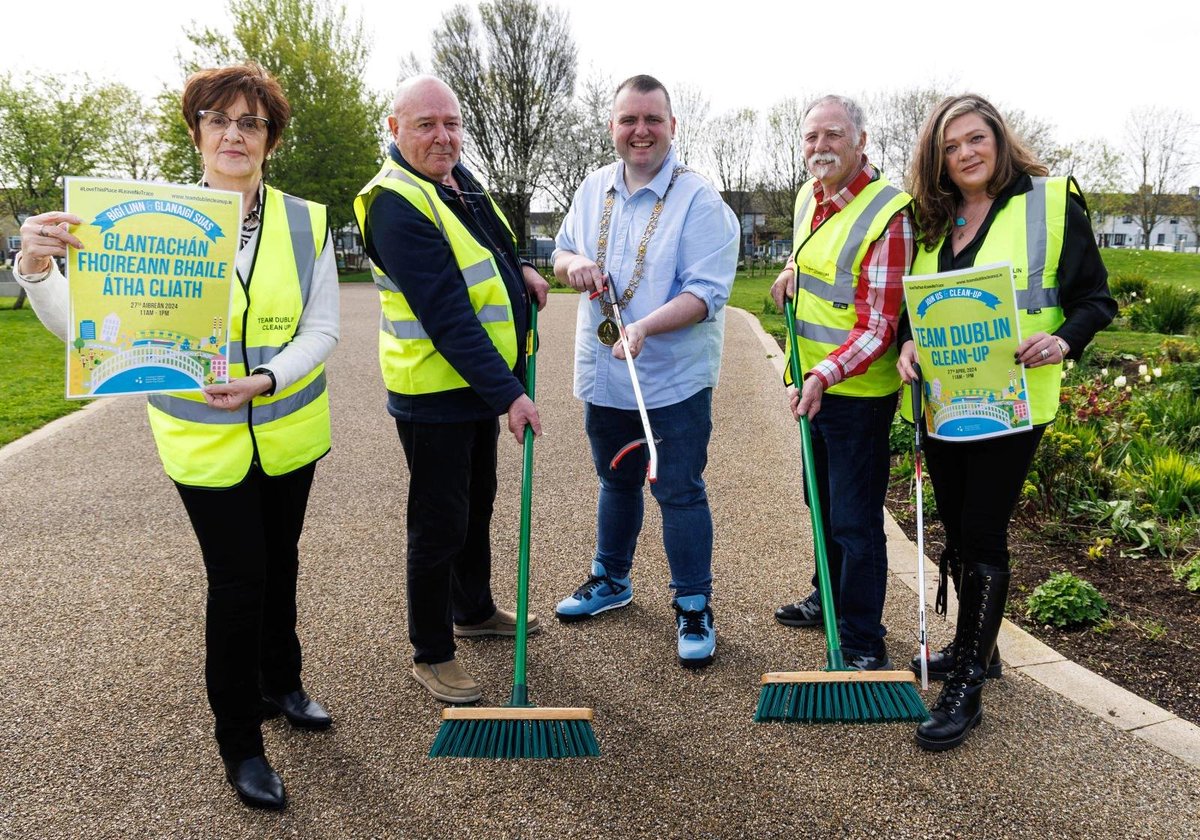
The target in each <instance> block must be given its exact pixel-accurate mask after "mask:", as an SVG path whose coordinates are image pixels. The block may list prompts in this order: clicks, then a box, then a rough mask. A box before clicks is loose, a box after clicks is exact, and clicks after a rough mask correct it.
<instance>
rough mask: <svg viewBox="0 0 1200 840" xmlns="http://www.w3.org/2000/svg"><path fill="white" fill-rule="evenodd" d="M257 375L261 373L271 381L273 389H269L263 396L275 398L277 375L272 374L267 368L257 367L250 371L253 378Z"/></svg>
mask: <svg viewBox="0 0 1200 840" xmlns="http://www.w3.org/2000/svg"><path fill="white" fill-rule="evenodd" d="M256 373H261V374H262V375H263V376H267V377H269V378H270V379H271V387H270V388H268V389H267V390H266V391H264V392H263V394H262V395H263V396H264V397H273V396H275V374H273V373H271V369H270V368H265V367H257V368H255V369H254V370H252V371H250V375H251V376H253V375H254V374H256Z"/></svg>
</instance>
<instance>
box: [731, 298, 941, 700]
mask: <svg viewBox="0 0 1200 840" xmlns="http://www.w3.org/2000/svg"><path fill="white" fill-rule="evenodd" d="M786 315H787V327H788V339H789V346H790V349H791V370H792V382H793V383H795V385H796V387H797V388H799V387H800V385H801V383H802V381H803V380H802V378H801V371H800V354H799V352H798V351H797V349H796V313H795V309H794V307H793V304H792V301H791V300H790V299H789V300H788V301H787V305H786ZM800 439H801V444H802V447H803V450H804V462H803V465H802V467H803V473H804V487H805V490H806V491H807V494H808V510H809V514H810V516H811V517H812V530H813V546H814V548H815V550H816V551H815V553H816V565H817V588H818V590H819V591H820V595H821V617H822V620H823V622H824V624H825V646H826V659H827V665H826V668H825V670H824V671H783V672H776V673H770V674H763V677H762V690H761V691H760V693H759V696H758V708H757V709H756V710H755V712H754V719H755V720H756V721H758V722H760V723H761V722H763V721H772V720H781V721H799V722H802V723H836V722H842V721H846V722H868V723H877V722H885V721H923V720H925V719H926V718H928V717H929V712H928V711H926V709H925V703H924V702H923V701H922V700H921V695H920V694H918V693H917V684H916V681H917V678H916V676H915V675H914V674H913V673H912V672H911V671H908V670H904V671H857V670H854V669H852V668H847V667H846V663H845V661H844V660H843V658H842V645H841V641H840V640H839V638H838V630H837V616H836V615H835V613H834V608H833V587H832V585H831V584H830V582H829V558H828V556H827V555H826V553H825V529H824V527H823V526H822V525H821V501H820V496H819V495H818V493H817V477H816V474H815V473H814V471H813V467H812V463H813V451H812V429H811V428H810V426H809V422H808V418H807V417H805V416H801V417H800Z"/></svg>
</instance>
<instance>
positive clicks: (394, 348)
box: [354, 76, 549, 703]
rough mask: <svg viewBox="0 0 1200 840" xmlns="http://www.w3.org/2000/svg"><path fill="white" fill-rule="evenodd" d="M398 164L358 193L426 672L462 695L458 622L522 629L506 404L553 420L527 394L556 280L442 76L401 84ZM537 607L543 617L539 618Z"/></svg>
mask: <svg viewBox="0 0 1200 840" xmlns="http://www.w3.org/2000/svg"><path fill="white" fill-rule="evenodd" d="M388 128H389V129H390V130H391V133H392V139H393V140H394V142H393V143H392V144H391V145H390V147H389V148H388V155H387V158H386V159H385V160H384V164H383V168H382V169H381V170H380V171H379V174H378V175H376V176H375V177H374V178H373V179H372V180H371V182H370V183H368V184H367V185H366V186H365V187H363V189H362V191H361V192H360V193H359V194H358V197H357V198H356V199H355V200H354V212H355V217H356V218H357V220H358V226H359V229H360V230H361V231H362V237H363V242H364V243H365V245H366V251H367V255H368V256H369V257H370V258H371V266H372V272H373V274H374V278H375V285H376V286H377V287H378V288H379V298H380V302H381V305H382V309H383V313H382V319H381V321H380V333H379V360H380V365H381V366H382V368H383V379H384V384H385V385H386V386H387V389H388V411H389V412H390V413H391V414H392V416H393V417H395V419H396V428H397V430H398V431H399V434H400V442H401V444H402V445H403V447H404V455H405V459H406V460H407V462H408V469H409V474H410V479H409V488H408V506H407V526H408V630H409V638H410V640H411V641H412V644H413V648H414V656H413V661H414V665H413V677H414V679H416V680H417V682H419V683H420V684H421V685H422V686H424V687H425V688H426V689H427V690H428V691H429V693H431V694H432V695H433V696H434V697H437V698H438V699H439V700H443V701H445V702H448V703H469V702H472V701H475V700H478V699H479V697H480V691H479V687H478V685H477V684H476V682H475V680H474V679H472V678H471V676H470V675H469V674H467V672H466V671H465V670H464V669H463V668H462V666H461V665H459V664H458V662H457V660H456V659H455V642H454V637H455V636H459V637H463V636H467V637H470V636H486V635H499V636H512V635H514V633H515V629H516V628H515V616H514V615H513V614H512V613H511V612H509V611H507V610H502V609H498V608H497V607H496V604H495V602H494V601H493V600H492V592H491V546H490V537H489V529H490V526H491V518H492V504H493V502H494V500H495V497H496V444H497V440H498V439H499V433H500V426H499V423H498V421H497V418H498V417H499V416H500V415H502V414H507V415H508V428H509V431H510V432H511V433H512V434H513V436H514V437H516V439H517V441H518V442H520V441H521V440H522V438H523V435H524V429H525V426H526V425H527V424H528V425H531V426H532V427H533V430H534V432H535V433H538V434H540V433H541V423H540V421H539V419H538V413H537V409H536V408H535V406H534V404H533V402H532V401H531V400H530V399H529V397H528V396H526V394H525V385H524V376H525V342H526V333H527V332H528V329H529V311H530V310H529V307H530V305H531V303H536V304H537V306H538V307H539V308H540V307H542V306H544V305H545V303H546V292H547V290H548V288H549V284H547V283H546V281H545V280H544V279H543V278H542V277H541V275H539V274H538V273H537V271H536V270H534V268H533V267H532V266H531V265H529V264H528V263H522V262H521V260H520V259H519V258H518V256H517V247H516V238H515V236H514V234H513V231H512V230H511V229H510V228H509V225H508V221H507V220H506V219H505V218H504V214H503V213H502V212H501V211H500V208H499V207H497V206H496V204H495V202H493V201H492V199H491V196H489V195H488V193H487V191H486V190H484V189H483V187H482V186H481V185H480V184H479V182H478V181H476V179H475V177H474V176H473V175H472V174H471V173H470V172H469V171H467V169H466V167H464V166H463V165H462V164H461V163H460V162H459V154H460V152H461V150H462V131H463V129H462V113H461V111H460V110H459V105H458V98H457V97H456V96H455V95H454V92H453V91H452V90H451V89H450V88H449V87H447V86H446V84H445V83H444V82H442V81H441V80H439V79H436V78H433V77H431V76H418V77H415V78H413V79H409V80H408V81H406V82H405V83H404V84H402V85H401V86H400V89H399V90H398V91H397V93H396V99H395V102H394V105H393V113H392V115H391V116H389V117H388ZM537 629H538V620H537V617H536V616H530V617H529V631H530V632H536V631H537Z"/></svg>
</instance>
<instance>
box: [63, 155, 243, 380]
mask: <svg viewBox="0 0 1200 840" xmlns="http://www.w3.org/2000/svg"><path fill="white" fill-rule="evenodd" d="M241 207H242V197H241V195H239V194H238V193H233V192H224V191H221V190H210V189H204V188H202V187H185V186H179V185H176V184H156V183H149V182H145V181H115V180H107V179H100V178H67V179H66V209H67V212H69V213H74V214H75V215H77V216H80V217H82V218H83V224H80V225H76V226H75V227H74V228H73V229H72V231H71V232H72V233H73V234H75V236H77V237H78V238H79V239H80V241H82V242H83V246H84V247H83V248H80V249H76V248H69V249H68V251H67V272H66V274H67V281H68V284H69V285H70V289H71V308H70V337H69V340H68V342H67V388H66V391H67V398H68V399H78V398H90V397H107V396H114V395H118V394H151V393H158V392H162V391H198V390H200V389H201V388H203V387H204V386H205V385H209V384H212V383H215V382H227V381H228V379H229V375H228V368H229V364H228V352H229V302H230V291H231V289H232V284H233V283H235V282H238V281H237V278H236V275H235V270H234V260H235V258H236V257H237V250H238V237H239V226H240V224H241V218H242V215H241Z"/></svg>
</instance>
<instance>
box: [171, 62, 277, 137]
mask: <svg viewBox="0 0 1200 840" xmlns="http://www.w3.org/2000/svg"><path fill="white" fill-rule="evenodd" d="M238 96H244V97H245V98H246V104H247V105H249V106H250V107H251V108H255V109H256V110H257V109H258V108H259V107H261V108H263V109H264V110H266V112H267V114H266V116H267V119H268V120H270V122H269V123H267V152H271V151H273V150H274V149H275V146H276V145H278V143H279V138H280V137H282V136H283V131H284V129H285V128H287V125H288V122H289V121H290V120H291V118H292V106H291V105H289V104H288V101H287V97H286V96H284V93H283V88H282V87H280V86H279V82H278V81H276V80H275V77H274V76H272V75H271V74H270V73H268V72H267V71H266V70H264V69H263V68H262V66H261V65H260V64H257V63H256V62H253V61H247V62H246V63H245V64H234V65H232V66H230V67H213V68H210V69H208V70H198V71H196V72H195V73H193V74H192V75H190V76H188V80H187V82H186V83H185V84H184V86H183V118H184V119H185V120H186V121H187V126H188V131H190V132H191V134H192V139H193V140H196V139H198V138H199V136H200V128H199V124H200V113H199V112H200V111H207V110H210V109H211V110H216V111H220V110H221V109H222V108H228V107H229V106H230V105H231V104H233V101H234V100H235V99H237V98H238Z"/></svg>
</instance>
